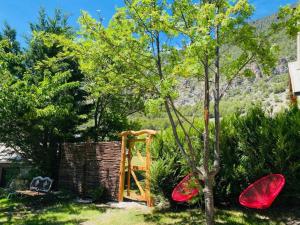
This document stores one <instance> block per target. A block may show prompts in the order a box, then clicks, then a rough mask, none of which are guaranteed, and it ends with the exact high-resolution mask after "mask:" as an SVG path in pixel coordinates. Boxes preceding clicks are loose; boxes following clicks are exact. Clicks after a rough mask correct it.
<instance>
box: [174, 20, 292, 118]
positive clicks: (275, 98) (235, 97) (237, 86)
mask: <svg viewBox="0 0 300 225" xmlns="http://www.w3.org/2000/svg"><path fill="white" fill-rule="evenodd" d="M276 19H277V17H276V15H272V16H268V17H265V18H262V19H260V20H257V21H254V22H253V24H254V25H255V26H256V27H257V28H258V29H259V30H262V31H263V30H266V29H268V28H269V27H270V26H271V24H272V23H273V22H274V21H275V20H276ZM271 41H272V42H273V43H275V44H277V45H278V46H279V49H280V50H279V60H278V64H277V66H276V67H275V68H274V69H273V72H272V75H271V76H266V75H265V74H263V71H262V70H261V68H260V67H259V66H258V65H257V64H253V65H250V68H251V70H252V71H253V72H254V74H255V77H254V78H250V79H241V78H238V79H236V80H235V81H234V82H233V84H232V87H231V89H230V90H229V91H228V93H227V94H226V96H225V97H224V100H223V102H222V103H221V111H223V113H231V112H233V111H236V110H242V111H243V110H246V108H247V107H248V106H250V105H251V104H256V103H261V104H262V105H263V106H265V107H266V109H268V110H270V111H272V112H277V111H279V110H281V109H282V108H283V107H286V106H287V105H288V104H287V103H288V99H287V96H288V62H290V61H294V60H295V59H296V40H295V39H292V38H289V37H288V36H287V35H286V34H285V32H284V31H280V32H278V33H276V34H274V35H273V37H272V39H271ZM202 86H203V85H201V83H200V82H197V81H196V80H192V81H191V80H182V82H181V84H180V90H181V91H180V93H181V94H180V98H179V99H178V100H177V105H179V106H182V107H187V108H194V107H196V103H197V102H199V99H202V97H203V96H202V93H203V91H202ZM187 111H188V110H187ZM191 111H193V110H191Z"/></svg>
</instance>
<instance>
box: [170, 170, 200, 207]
mask: <svg viewBox="0 0 300 225" xmlns="http://www.w3.org/2000/svg"><path fill="white" fill-rule="evenodd" d="M199 189H200V184H199V181H198V180H197V179H196V178H195V177H194V176H193V174H192V173H190V174H188V175H187V176H186V177H184V178H183V180H182V181H180V183H179V184H178V185H177V186H176V187H175V188H174V190H173V192H172V199H173V200H174V201H176V202H187V201H188V200H190V199H191V198H193V197H195V196H197V195H198V194H199Z"/></svg>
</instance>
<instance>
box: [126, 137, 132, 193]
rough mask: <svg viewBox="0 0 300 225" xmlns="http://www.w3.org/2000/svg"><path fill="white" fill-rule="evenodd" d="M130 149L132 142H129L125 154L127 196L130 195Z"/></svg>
mask: <svg viewBox="0 0 300 225" xmlns="http://www.w3.org/2000/svg"><path fill="white" fill-rule="evenodd" d="M131 149H132V143H131V142H130V144H129V148H128V155H127V196H130V175H131Z"/></svg>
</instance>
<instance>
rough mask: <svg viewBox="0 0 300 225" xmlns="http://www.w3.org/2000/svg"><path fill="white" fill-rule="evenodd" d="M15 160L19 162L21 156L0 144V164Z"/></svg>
mask: <svg viewBox="0 0 300 225" xmlns="http://www.w3.org/2000/svg"><path fill="white" fill-rule="evenodd" d="M15 160H21V156H20V155H19V154H17V153H16V152H15V151H14V150H13V149H12V148H8V147H6V146H5V144H3V143H0V163H11V162H12V161H15Z"/></svg>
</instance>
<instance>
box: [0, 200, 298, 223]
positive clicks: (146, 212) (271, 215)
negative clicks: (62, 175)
mask: <svg viewBox="0 0 300 225" xmlns="http://www.w3.org/2000/svg"><path fill="white" fill-rule="evenodd" d="M299 218H300V212H299V211H297V210H296V209H295V210H294V211H293V210H290V209H286V210H276V209H275V211H274V210H271V211H269V210H268V211H264V212H260V213H259V212H255V211H252V210H241V209H230V210H224V209H219V210H218V211H217V224H225V225H246V224H249V225H250V224H251V225H252V224H261V225H269V224H270V225H281V224H287V221H288V220H293V221H296V220H297V221H298V222H299ZM203 221H204V214H203V212H201V210H200V209H188V210H184V211H176V212H174V211H170V210H167V211H155V210H150V209H144V208H141V209H113V208H109V207H106V206H104V205H95V204H89V205H83V204H77V203H75V202H73V201H70V200H63V201H60V200H57V199H56V200H53V198H52V197H51V199H38V198H35V199H32V198H30V199H29V198H26V199H14V200H8V199H5V198H4V199H0V224H3V225H11V224H17V225H54V224H55V225H62V224H66V225H73V224H74V225H75V224H82V225H114V224H116V225H155V224H158V225H159V224H160V225H171V224H173V225H181V224H191V225H194V224H195V225H196V224H203ZM291 224H293V223H291ZM295 224H297V223H295Z"/></svg>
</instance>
